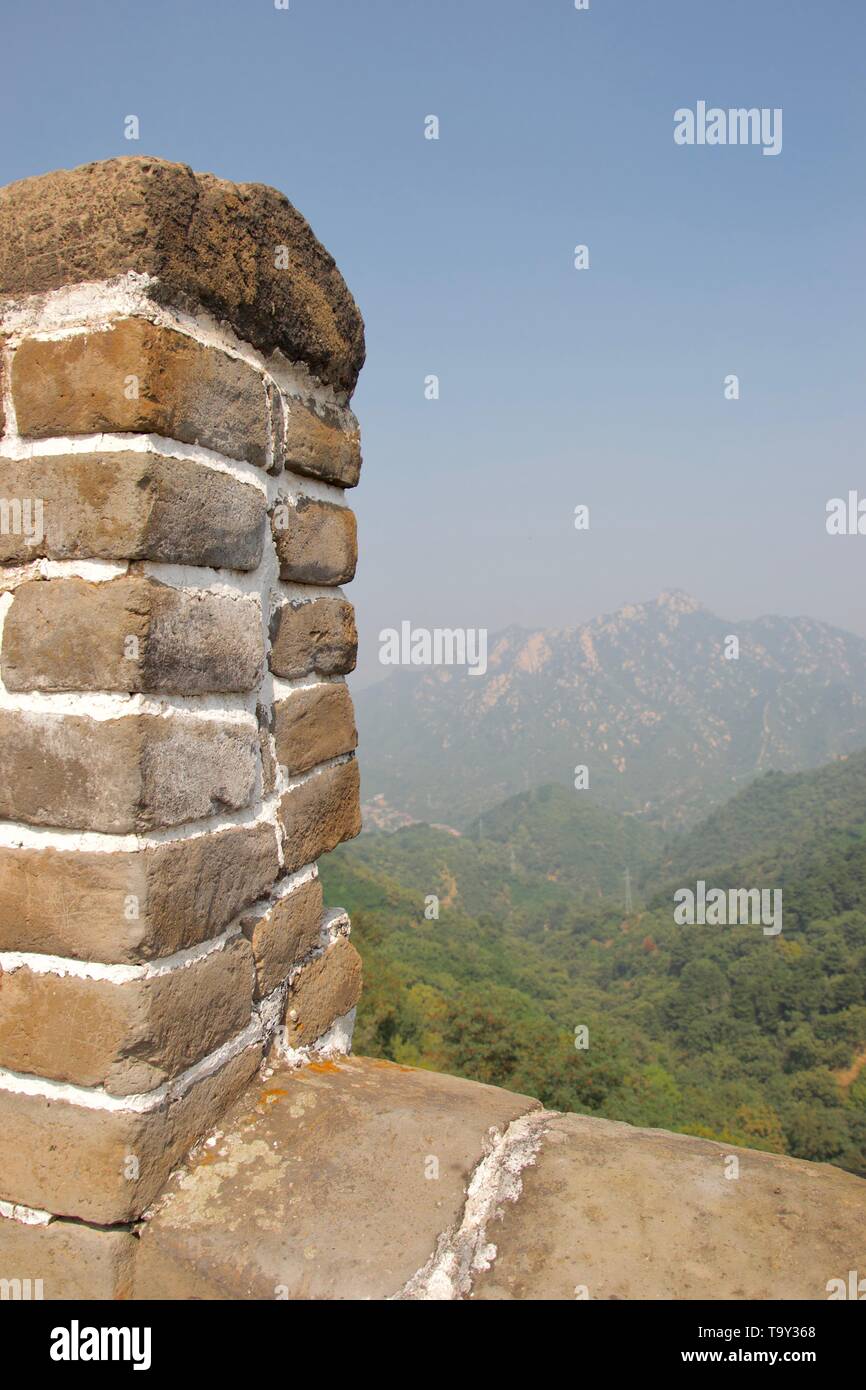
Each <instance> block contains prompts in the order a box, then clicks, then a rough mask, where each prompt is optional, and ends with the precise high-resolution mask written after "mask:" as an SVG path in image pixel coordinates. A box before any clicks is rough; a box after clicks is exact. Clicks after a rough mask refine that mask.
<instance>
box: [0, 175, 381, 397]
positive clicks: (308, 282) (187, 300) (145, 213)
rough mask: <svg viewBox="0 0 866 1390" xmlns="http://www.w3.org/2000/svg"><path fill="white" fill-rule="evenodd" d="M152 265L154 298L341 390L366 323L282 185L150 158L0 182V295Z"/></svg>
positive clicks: (354, 374)
mask: <svg viewBox="0 0 866 1390" xmlns="http://www.w3.org/2000/svg"><path fill="white" fill-rule="evenodd" d="M131 270H134V271H138V272H140V273H146V274H148V275H150V276H152V277H153V284H152V285H151V287H150V293H151V295H152V297H153V298H154V299H155V300H157V301H159V302H162V303H171V304H174V305H177V306H178V307H179V308H181V309H186V310H195V309H196V308H198V307H201V308H204V309H206V310H207V311H208V312H209V313H211V314H213V315H214V316H215V317H216V318H217V319H221V320H227V321H228V323H230V324H231V326H232V328H233V329H234V330H235V332H236V333H237V334H238V336H239V337H240V338H243V339H245V340H246V341H247V342H249V343H252V344H253V346H254V347H257V348H259V349H260V350H261V351H262V352H266V353H267V352H271V351H273V350H274V349H276V348H279V349H280V350H281V351H282V352H283V353H285V355H286V356H287V357H288V358H290V359H291V360H293V361H302V362H304V363H305V364H306V365H307V367H308V368H309V369H310V371H311V372H312V373H313V374H314V375H315V376H317V377H318V378H319V379H320V380H321V381H323V382H326V383H327V384H329V385H331V386H333V387H334V388H335V389H336V390H337V391H338V392H339V393H341V394H346V395H349V394H351V392H352V390H353V389H354V386H355V383H356V381H357V379H358V373H359V372H360V370H361V367H362V366H363V363H364V324H363V320H362V319H361V315H360V313H359V311H358V307H357V305H356V304H355V301H354V299H353V298H352V295H351V294H350V293H349V290H348V288H347V286H346V283H345V281H344V280H343V277H342V275H341V274H340V272H339V270H338V269H337V266H336V263H335V261H334V259H333V257H332V256H331V255H330V253H329V252H328V251H326V250H325V248H324V247H323V246H322V245H321V243H320V242H319V241H318V240H317V238H316V237H315V235H314V234H313V231H312V229H311V227H310V225H309V223H308V222H307V221H306V219H305V218H303V217H302V216H301V214H300V213H299V212H298V211H297V210H296V208H294V207H293V206H292V204H291V203H290V202H289V200H288V198H286V197H285V196H284V194H282V193H279V192H278V191H277V190H276V189H275V188H269V187H267V185H265V184H259V183H242V184H235V183H230V182H228V181H227V180H226V179H220V178H216V177H215V176H214V175H213V174H197V173H195V172H194V171H193V170H192V169H191V168H190V167H189V166H188V165H186V164H174V163H171V162H170V161H168V160H164V159H155V158H152V157H150V156H134V157H124V158H120V159H106V160H103V161H100V162H98V163H94V164H83V165H81V166H80V167H79V168H77V169H59V170H57V171H56V172H54V173H51V174H42V175H39V176H37V177H35V178H28V179H22V180H20V182H18V183H12V184H9V185H8V186H7V187H6V188H3V189H0V297H10V296H19V295H23V294H33V293H38V292H41V291H45V290H54V289H59V288H60V287H61V286H63V285H69V284H75V283H80V282H82V281H91V280H107V279H111V278H112V277H114V276H117V275H122V274H125V273H126V272H127V271H131Z"/></svg>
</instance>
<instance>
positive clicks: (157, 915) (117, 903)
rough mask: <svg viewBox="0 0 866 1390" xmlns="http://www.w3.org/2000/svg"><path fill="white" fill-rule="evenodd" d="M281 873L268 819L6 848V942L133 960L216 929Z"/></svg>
mask: <svg viewBox="0 0 866 1390" xmlns="http://www.w3.org/2000/svg"><path fill="white" fill-rule="evenodd" d="M278 873H279V859H278V856H277V834H276V831H275V829H274V827H273V826H272V825H267V824H264V823H262V824H259V825H251V826H232V827H229V828H228V829H225V830H219V831H215V832H213V833H211V834H205V835H195V836H192V837H190V838H186V839H179V840H174V841H168V842H166V843H164V844H158V845H151V846H148V847H146V848H143V849H139V850H132V851H121V852H106V853H100V852H80V851H77V850H57V849H50V848H49V849H10V848H0V950H3V951H41V952H44V953H45V954H46V955H57V956H70V957H72V958H73V959H75V960H96V961H103V962H104V963H106V964H109V965H114V964H117V965H135V964H138V963H139V962H140V961H145V960H151V959H153V958H154V957H156V956H163V955H171V954H172V953H173V952H175V951H180V950H184V949H186V948H187V947H190V946H197V945H198V944H199V943H200V942H202V941H205V940H207V938H208V937H211V936H215V935H217V933H219V932H220V931H222V929H223V928H224V927H225V926H227V925H228V923H229V922H230V921H231V920H232V919H233V918H234V917H236V916H237V914H238V913H239V912H241V911H242V910H243V909H244V908H246V907H249V906H250V905H251V904H252V903H254V902H256V901H257V900H258V899H259V898H262V897H264V896H266V895H267V893H268V892H269V891H270V888H271V884H272V883H273V881H274V879H275V878H276V876H277V874H278Z"/></svg>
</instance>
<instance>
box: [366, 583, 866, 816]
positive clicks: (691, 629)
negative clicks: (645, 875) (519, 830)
mask: <svg viewBox="0 0 866 1390" xmlns="http://www.w3.org/2000/svg"><path fill="white" fill-rule="evenodd" d="M731 635H733V636H736V637H737V638H738V639H739V658H738V659H736V660H728V659H726V658H725V655H724V650H725V642H726V639H727V638H728V637H729V636H731ZM356 709H357V715H358V724H359V729H360V736H361V748H362V750H363V758H362V775H363V792H364V797H365V800H367V801H370V800H371V799H372V798H378V804H379V805H380V806H385V807H387V808H389V813H390V814H400V815H409V816H412V817H414V818H416V819H423V820H426V821H440V822H444V823H446V824H450V825H454V826H465V825H466V824H467V823H468V822H469V821H470V820H471V819H472V817H473V816H475V815H477V814H478V812H479V811H484V810H485V809H486V808H487V807H490V806H493V805H496V804H497V803H499V802H501V801H502V800H504V799H505V798H506V797H508V796H511V795H514V794H516V793H518V792H520V791H525V790H527V789H528V788H530V787H533V786H538V785H541V784H543V783H549V782H557V783H560V784H561V785H563V786H568V787H573V782H574V769H575V767H576V766H578V765H581V764H585V765H586V766H587V767H588V768H589V789H588V790H587V791H575V792H574V795H575V796H576V797H581V798H584V799H588V800H591V801H593V802H596V803H600V804H601V805H603V806H607V807H609V808H610V809H612V810H616V811H628V812H632V813H636V814H638V815H641V816H644V817H649V818H650V819H656V820H658V821H660V822H661V823H663V824H665V825H667V826H670V827H671V828H677V827H680V826H683V827H685V826H689V825H694V824H695V823H696V821H697V820H698V819H699V817H700V816H701V815H703V814H705V813H706V812H707V811H709V810H710V809H712V808H713V807H714V806H718V805H721V804H722V803H723V802H725V801H727V800H728V799H729V798H730V796H732V795H733V794H734V793H735V792H736V791H737V790H738V789H739V788H740V787H742V786H743V785H744V784H745V783H746V782H748V781H749V780H751V779H752V778H753V777H755V776H756V775H757V774H759V773H761V772H765V771H769V770H770V769H777V770H780V771H783V772H796V771H800V770H802V769H806V768H811V767H817V766H818V765H820V764H821V763H827V762H830V761H832V759H834V758H836V757H838V756H839V755H841V754H847V753H851V752H854V751H855V750H856V749H858V748H862V747H863V746H864V745H866V640H864V639H863V638H860V637H856V636H854V635H852V634H850V633H847V632H843V631H841V630H839V629H836V628H833V627H830V626H828V625H827V624H825V623H820V622H816V621H814V620H812V619H809V618H778V617H765V618H758V619H755V620H753V621H749V622H732V621H730V620H727V619H722V618H718V617H716V616H715V615H714V614H712V613H710V612H708V610H707V609H705V608H702V607H701V606H700V605H699V604H698V603H696V602H695V600H694V599H692V598H690V597H689V596H688V595H686V594H682V593H679V592H672V593H664V594H662V595H660V596H659V598H657V599H655V600H653V601H652V602H649V603H643V604H638V605H634V606H629V607H626V608H622V609H620V610H619V611H618V612H616V613H613V614H610V615H607V616H605V617H601V618H597V619H595V620H594V621H592V622H590V623H587V624H585V625H584V626H582V627H578V628H573V629H568V630H563V631H549V632H547V631H538V632H528V631H525V630H523V629H521V628H516V627H514V628H509V629H507V630H506V631H504V632H502V633H500V634H498V635H497V636H495V637H494V638H492V639H491V641H490V649H489V657H488V669H487V672H486V674H485V675H484V676H475V675H470V674H468V672H467V671H466V670H465V669H463V668H456V667H434V668H423V669H415V668H407V669H403V668H400V669H399V670H397V671H396V672H395V673H394V674H393V675H391V676H390V677H389V678H388V679H386V680H384V681H382V682H381V683H379V684H378V685H374V686H371V687H368V688H367V689H365V690H362V691H359V692H358V694H357V698H356Z"/></svg>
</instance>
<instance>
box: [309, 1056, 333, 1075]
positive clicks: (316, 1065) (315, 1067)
mask: <svg viewBox="0 0 866 1390" xmlns="http://www.w3.org/2000/svg"><path fill="white" fill-rule="evenodd" d="M309 1070H310V1071H315V1072H323V1071H324V1072H338V1071H340V1068H339V1067H338V1066H337V1064H336V1062H331V1061H328V1060H327V1058H326V1059H325V1060H324V1061H321V1062H310V1065H309Z"/></svg>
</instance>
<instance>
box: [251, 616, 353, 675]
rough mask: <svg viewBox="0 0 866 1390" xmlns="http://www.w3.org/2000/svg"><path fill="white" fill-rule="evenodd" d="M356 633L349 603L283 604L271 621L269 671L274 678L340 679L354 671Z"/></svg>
mask: <svg viewBox="0 0 866 1390" xmlns="http://www.w3.org/2000/svg"><path fill="white" fill-rule="evenodd" d="M357 655H358V633H357V629H356V628H355V613H354V609H353V608H352V605H351V603H347V602H346V600H345V599H342V598H316V599H312V600H311V601H310V602H307V603H295V602H289V603H283V604H281V605H280V606H279V608H278V609H277V610H276V612H275V613H274V615H273V617H272V619H271V654H270V667H271V670H272V671H273V672H274V675H276V676H282V677H283V678H284V679H285V680H298V679H299V678H300V677H301V676H308V675H312V674H313V672H315V673H316V675H319V676H343V675H345V674H346V673H347V672H348V671H352V670H354V668H355V660H356V658H357Z"/></svg>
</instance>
